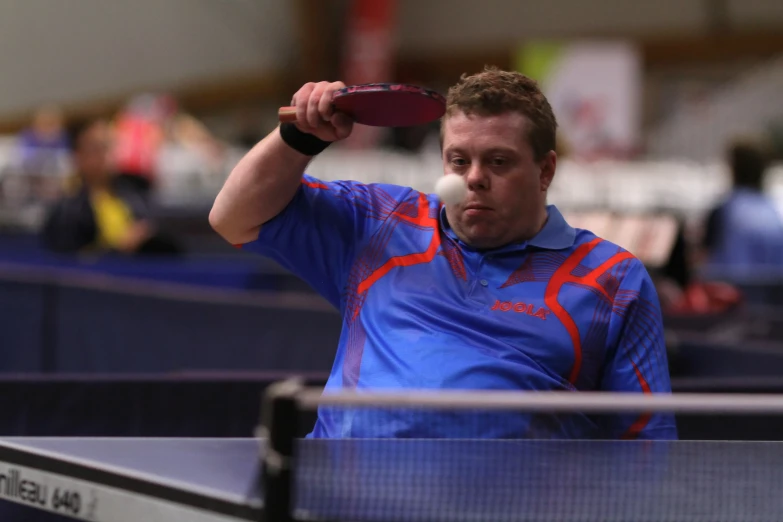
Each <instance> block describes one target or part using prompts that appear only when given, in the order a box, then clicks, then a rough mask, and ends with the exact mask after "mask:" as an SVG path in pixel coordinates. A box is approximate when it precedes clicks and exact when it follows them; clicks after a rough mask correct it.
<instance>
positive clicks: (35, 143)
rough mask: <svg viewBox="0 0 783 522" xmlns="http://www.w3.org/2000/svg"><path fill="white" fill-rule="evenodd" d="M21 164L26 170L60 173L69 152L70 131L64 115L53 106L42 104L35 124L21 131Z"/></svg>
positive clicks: (24, 170)
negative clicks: (64, 121) (68, 132)
mask: <svg viewBox="0 0 783 522" xmlns="http://www.w3.org/2000/svg"><path fill="white" fill-rule="evenodd" d="M19 149H20V153H21V154H20V155H21V159H20V160H21V167H22V171H23V172H24V173H25V174H34V175H37V176H45V175H47V174H50V173H53V174H57V173H59V172H60V170H61V169H62V164H63V159H64V158H66V157H67V156H68V135H67V133H66V131H65V128H64V126H63V116H62V113H61V112H60V110H59V109H58V108H57V107H54V106H47V107H42V108H40V109H39V110H38V111H36V113H35V115H34V116H33V121H32V124H31V125H30V127H29V128H27V129H25V130H24V131H22V133H21V134H20V135H19Z"/></svg>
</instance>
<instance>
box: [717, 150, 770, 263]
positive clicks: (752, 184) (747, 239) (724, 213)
mask: <svg viewBox="0 0 783 522" xmlns="http://www.w3.org/2000/svg"><path fill="white" fill-rule="evenodd" d="M770 156H771V154H770V152H769V150H768V148H767V147H766V146H765V145H764V143H763V142H762V141H761V140H751V139H738V140H736V141H735V142H734V143H732V144H731V145H730V147H729V150H728V163H729V168H730V169H731V177H732V185H733V187H732V191H731V193H730V194H728V196H727V198H726V199H725V200H724V201H721V202H720V203H719V204H718V205H717V206H716V207H715V208H714V209H712V211H711V212H710V214H709V216H708V218H707V224H706V230H705V234H704V236H705V237H704V251H705V254H706V260H705V261H706V267H705V268H706V270H705V272H706V275H714V276H717V277H721V276H729V277H731V276H743V275H748V274H751V273H752V274H753V275H756V276H757V275H759V270H764V269H767V270H769V269H773V270H776V271H778V270H779V267H780V266H781V265H783V218H781V215H780V212H779V210H778V208H776V206H775V203H774V201H773V200H772V199H771V198H770V197H769V196H767V195H766V194H764V188H763V185H764V176H765V174H766V171H767V168H768V166H769V163H770ZM712 272H714V273H712Z"/></svg>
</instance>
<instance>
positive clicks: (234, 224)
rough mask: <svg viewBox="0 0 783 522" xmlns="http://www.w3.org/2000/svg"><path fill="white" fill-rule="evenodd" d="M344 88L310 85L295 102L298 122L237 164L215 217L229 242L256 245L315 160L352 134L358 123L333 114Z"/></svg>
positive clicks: (213, 213)
mask: <svg viewBox="0 0 783 522" xmlns="http://www.w3.org/2000/svg"><path fill="white" fill-rule="evenodd" d="M343 87H345V84H343V83H342V82H334V83H329V82H320V83H308V84H305V85H304V86H303V87H302V88H301V89H299V91H297V92H296V94H295V95H294V97H293V100H292V104H293V105H295V106H296V107H297V111H296V112H297V121H296V123H295V124H293V125H290V124H289V125H288V126H280V127H277V128H276V129H275V130H274V131H272V132H271V133H270V134H269V135H267V136H266V137H265V138H264V139H263V140H261V141H260V142H259V143H258V144H257V145H256V146H255V147H253V149H252V150H250V152H248V153H247V154H246V155H245V156H244V157H243V158H242V160H240V161H239V163H237V165H236V166H235V167H234V169H233V170H232V172H231V174H230V175H229V177H228V179H227V180H226V183H225V184H224V186H223V188H222V189H221V191H220V193H219V194H218V195H217V198H216V199H215V202H214V204H213V206H212V210H211V211H210V214H209V223H210V225H211V226H212V228H214V229H215V231H216V232H217V233H218V234H220V235H221V236H222V237H223V238H224V239H225V240H226V241H228V242H230V243H232V244H242V243H247V242H249V241H253V240H254V239H255V238H256V237H257V236H258V232H259V230H260V228H261V226H262V225H263V224H264V223H266V222H267V221H269V220H270V219H272V218H274V217H275V216H277V215H278V214H279V213H280V212H281V211H282V210H283V209H284V208H285V207H286V206H287V205H288V204H289V203H290V202H291V200H292V199H293V197H294V195H295V194H296V191H297V188H298V187H299V183H300V180H301V178H302V174H303V173H304V170H305V168H306V167H307V164H308V163H309V162H310V160H311V159H312V158H313V156H314V155H315V154H317V153H318V152H319V151H320V150H323V148H325V147H326V146H327V145H328V143H331V142H334V141H338V140H342V139H345V138H347V137H348V136H349V135H350V134H351V131H352V129H353V122H352V121H351V120H350V119H349V118H347V117H346V116H345V115H343V114H339V113H336V114H334V113H333V112H332V103H331V101H332V96H333V94H334V92H335V91H337V90H339V89H341V88H343Z"/></svg>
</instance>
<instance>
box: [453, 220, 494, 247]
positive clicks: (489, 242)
mask: <svg viewBox="0 0 783 522" xmlns="http://www.w3.org/2000/svg"><path fill="white" fill-rule="evenodd" d="M463 235H464V237H463V238H462V240H463V241H464V242H465V243H467V244H468V245H470V246H472V247H474V248H484V249H485V248H496V247H499V246H501V244H500V241H499V238H498V235H497V233H496V232H495V231H494V230H492V229H490V228H489V227H486V226H481V225H475V226H472V227H467V228H466V229H465V230H464V234H463Z"/></svg>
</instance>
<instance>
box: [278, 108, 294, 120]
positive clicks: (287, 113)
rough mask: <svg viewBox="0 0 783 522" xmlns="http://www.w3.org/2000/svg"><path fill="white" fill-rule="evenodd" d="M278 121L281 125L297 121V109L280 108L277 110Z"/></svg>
mask: <svg viewBox="0 0 783 522" xmlns="http://www.w3.org/2000/svg"><path fill="white" fill-rule="evenodd" d="M277 119H278V120H279V121H280V123H291V122H294V121H296V107H280V108H279V109H278V110H277Z"/></svg>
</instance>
